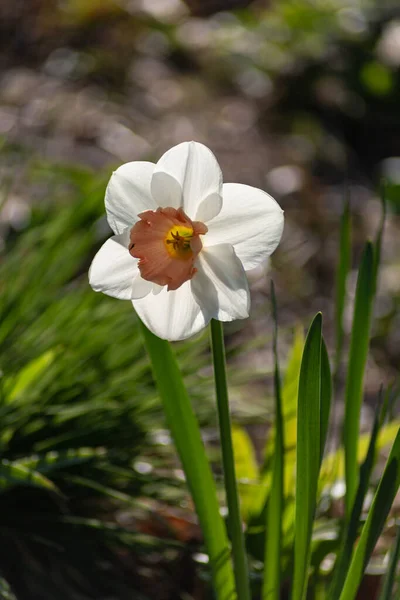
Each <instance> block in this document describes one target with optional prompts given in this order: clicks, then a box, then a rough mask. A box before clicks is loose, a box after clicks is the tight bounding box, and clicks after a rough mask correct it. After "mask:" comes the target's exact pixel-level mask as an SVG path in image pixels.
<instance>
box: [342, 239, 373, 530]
mask: <svg viewBox="0 0 400 600" xmlns="http://www.w3.org/2000/svg"><path fill="white" fill-rule="evenodd" d="M374 291H375V275H374V249H373V246H372V244H371V242H368V243H367V245H366V247H365V250H364V253H363V256H362V260H361V266H360V271H359V274H358V281H357V289H356V298H355V306H354V317H353V327H352V332H351V343H350V355H349V364H348V370H347V380H346V394H345V417H344V450H345V464H346V514H347V517H348V518H349V517H350V513H351V508H352V506H353V502H354V498H355V494H356V490H357V485H358V465H357V447H358V437H359V426H360V411H361V402H362V394H363V381H364V371H365V364H366V362H367V354H368V346H369V332H370V325H371V315H372V303H373V297H374Z"/></svg>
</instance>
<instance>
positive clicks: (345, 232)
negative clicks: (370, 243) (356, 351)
mask: <svg viewBox="0 0 400 600" xmlns="http://www.w3.org/2000/svg"><path fill="white" fill-rule="evenodd" d="M350 258H351V221H350V204H349V201H348V200H347V201H346V204H345V207H344V211H343V214H342V218H341V222H340V242H339V264H338V269H337V273H336V299H335V326H336V355H335V372H336V371H337V369H338V367H339V364H340V360H341V355H342V346H343V312H344V307H345V301H346V281H347V276H348V273H349V269H350Z"/></svg>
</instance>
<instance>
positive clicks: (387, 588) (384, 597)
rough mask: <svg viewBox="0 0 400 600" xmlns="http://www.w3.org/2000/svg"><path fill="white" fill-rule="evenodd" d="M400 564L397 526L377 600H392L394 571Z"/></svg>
mask: <svg viewBox="0 0 400 600" xmlns="http://www.w3.org/2000/svg"><path fill="white" fill-rule="evenodd" d="M399 563H400V525H398V526H397V535H396V538H395V540H394V542H393V548H392V551H391V553H390V561H389V566H388V570H387V572H386V575H385V579H384V580H383V586H382V591H381V593H380V596H379V600H393V598H394V595H393V592H394V586H395V583H396V571H397V567H398V566H399Z"/></svg>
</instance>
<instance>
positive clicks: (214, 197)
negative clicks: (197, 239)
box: [195, 194, 222, 223]
mask: <svg viewBox="0 0 400 600" xmlns="http://www.w3.org/2000/svg"><path fill="white" fill-rule="evenodd" d="M221 208H222V196H220V195H219V194H211V195H210V196H207V198H205V199H204V200H203V201H202V202H201V203H200V205H199V206H198V208H197V213H196V216H195V220H196V221H202V222H203V223H207V222H208V221H211V219H213V218H214V217H216V216H217V215H218V214H219V212H220V211H221Z"/></svg>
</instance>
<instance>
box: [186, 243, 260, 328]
mask: <svg viewBox="0 0 400 600" xmlns="http://www.w3.org/2000/svg"><path fill="white" fill-rule="evenodd" d="M196 268H197V269H198V271H197V273H196V274H195V275H194V277H193V279H192V281H191V284H192V290H193V294H194V296H195V298H196V299H197V302H198V303H199V304H200V306H201V307H202V310H203V311H205V312H206V313H207V316H208V318H209V319H210V318H214V319H218V320H219V321H233V320H234V319H245V318H246V317H248V316H249V308H250V292H249V286H248V282H247V277H246V274H245V272H244V269H243V265H242V263H241V262H240V260H239V259H238V257H237V256H236V254H235V251H234V249H233V248H232V246H231V245H230V244H221V245H219V246H213V247H212V248H207V249H203V251H202V252H201V253H200V254H199V257H198V259H197V261H196Z"/></svg>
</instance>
